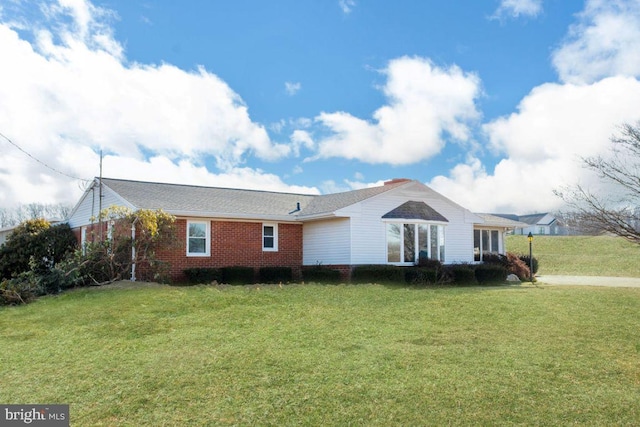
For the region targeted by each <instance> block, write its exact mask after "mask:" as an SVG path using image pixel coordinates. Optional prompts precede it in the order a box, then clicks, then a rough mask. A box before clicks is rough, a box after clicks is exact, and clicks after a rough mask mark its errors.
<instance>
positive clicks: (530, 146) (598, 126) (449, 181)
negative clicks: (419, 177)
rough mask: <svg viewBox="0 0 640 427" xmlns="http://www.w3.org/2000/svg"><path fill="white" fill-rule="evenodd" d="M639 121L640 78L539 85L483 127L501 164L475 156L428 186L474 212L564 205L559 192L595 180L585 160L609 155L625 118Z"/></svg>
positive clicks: (524, 209)
mask: <svg viewBox="0 0 640 427" xmlns="http://www.w3.org/2000/svg"><path fill="white" fill-rule="evenodd" d="M638 119H640V82H638V81H637V80H636V79H633V78H628V77H611V78H607V79H603V80H601V81H599V82H597V83H594V84H592V85H571V84H565V85H561V84H545V85H542V86H539V87H537V88H534V89H533V90H532V91H531V92H530V93H529V94H528V95H527V96H526V97H525V98H524V99H523V100H522V101H521V103H520V105H519V106H518V112H517V113H513V114H511V115H509V116H506V117H501V118H498V119H496V120H494V121H492V122H490V123H488V124H486V125H485V126H484V131H485V132H486V134H487V136H488V139H489V148H491V149H492V150H494V151H495V152H497V153H499V154H501V155H504V156H505V158H504V159H503V160H501V161H500V162H499V163H498V165H497V166H496V167H495V169H494V170H493V171H491V172H488V171H486V170H485V168H484V167H483V166H482V164H481V163H480V161H479V160H478V159H477V158H470V159H469V160H468V161H467V162H466V163H465V164H460V165H457V166H456V167H455V168H454V169H452V171H451V172H450V175H449V176H448V177H443V176H439V177H436V178H434V179H433V180H432V181H431V183H430V185H431V186H433V188H434V189H436V190H437V191H441V192H442V193H444V194H446V195H448V196H449V197H451V198H452V199H454V200H455V201H457V202H458V203H460V204H462V205H463V206H466V207H468V208H470V209H473V210H476V211H494V212H497V211H503V212H506V211H508V212H517V213H524V212H532V211H537V210H552V209H556V208H559V207H560V206H561V203H562V201H561V200H560V199H559V198H557V197H556V196H555V195H554V194H553V190H558V189H560V188H561V187H563V186H566V185H571V184H575V183H578V182H582V183H583V184H584V183H589V182H590V183H591V184H594V182H593V181H592V180H593V176H592V175H591V174H590V173H589V172H588V171H587V170H585V169H584V168H582V165H581V162H580V158H581V157H586V156H593V155H598V154H606V153H607V152H608V149H609V139H610V137H611V136H612V135H613V134H614V133H615V131H616V127H617V126H618V125H620V124H621V123H623V122H635V121H636V120H638Z"/></svg>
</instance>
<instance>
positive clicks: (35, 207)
mask: <svg viewBox="0 0 640 427" xmlns="http://www.w3.org/2000/svg"><path fill="white" fill-rule="evenodd" d="M70 213H71V208H70V207H69V206H67V205H64V204H62V203H29V204H24V205H18V206H16V207H14V208H0V228H3V227H11V226H14V225H18V224H20V223H22V222H24V221H27V220H29V219H38V218H45V219H48V220H54V219H55V220H62V219H66V218H67V217H68V216H69V214H70Z"/></svg>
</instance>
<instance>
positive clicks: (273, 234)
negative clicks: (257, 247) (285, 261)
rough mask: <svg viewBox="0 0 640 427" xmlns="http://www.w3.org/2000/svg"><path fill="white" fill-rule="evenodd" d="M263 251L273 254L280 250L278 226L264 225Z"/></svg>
mask: <svg viewBox="0 0 640 427" xmlns="http://www.w3.org/2000/svg"><path fill="white" fill-rule="evenodd" d="M262 250H263V251H272V252H275V251H277V250H278V224H271V223H264V224H262Z"/></svg>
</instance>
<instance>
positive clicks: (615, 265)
mask: <svg viewBox="0 0 640 427" xmlns="http://www.w3.org/2000/svg"><path fill="white" fill-rule="evenodd" d="M506 244H507V250H508V251H509V252H516V253H522V254H527V255H528V254H529V242H528V240H527V236H507V241H506ZM533 256H534V257H536V258H537V259H538V261H539V262H540V269H539V271H538V274H541V275H544V274H568V275H581V276H616V277H640V246H638V245H634V244H632V243H630V242H628V241H626V240H624V239H622V238H620V237H609V236H534V238H533Z"/></svg>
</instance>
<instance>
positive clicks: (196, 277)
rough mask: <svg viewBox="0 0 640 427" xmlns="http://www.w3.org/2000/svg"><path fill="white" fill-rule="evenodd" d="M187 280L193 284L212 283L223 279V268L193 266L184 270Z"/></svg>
mask: <svg viewBox="0 0 640 427" xmlns="http://www.w3.org/2000/svg"><path fill="white" fill-rule="evenodd" d="M183 272H184V275H185V276H187V281H188V282H189V283H192V284H201V283H212V282H214V281H215V282H221V281H222V270H220V269H219V268H213V267H193V268H186V269H184V270H183Z"/></svg>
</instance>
